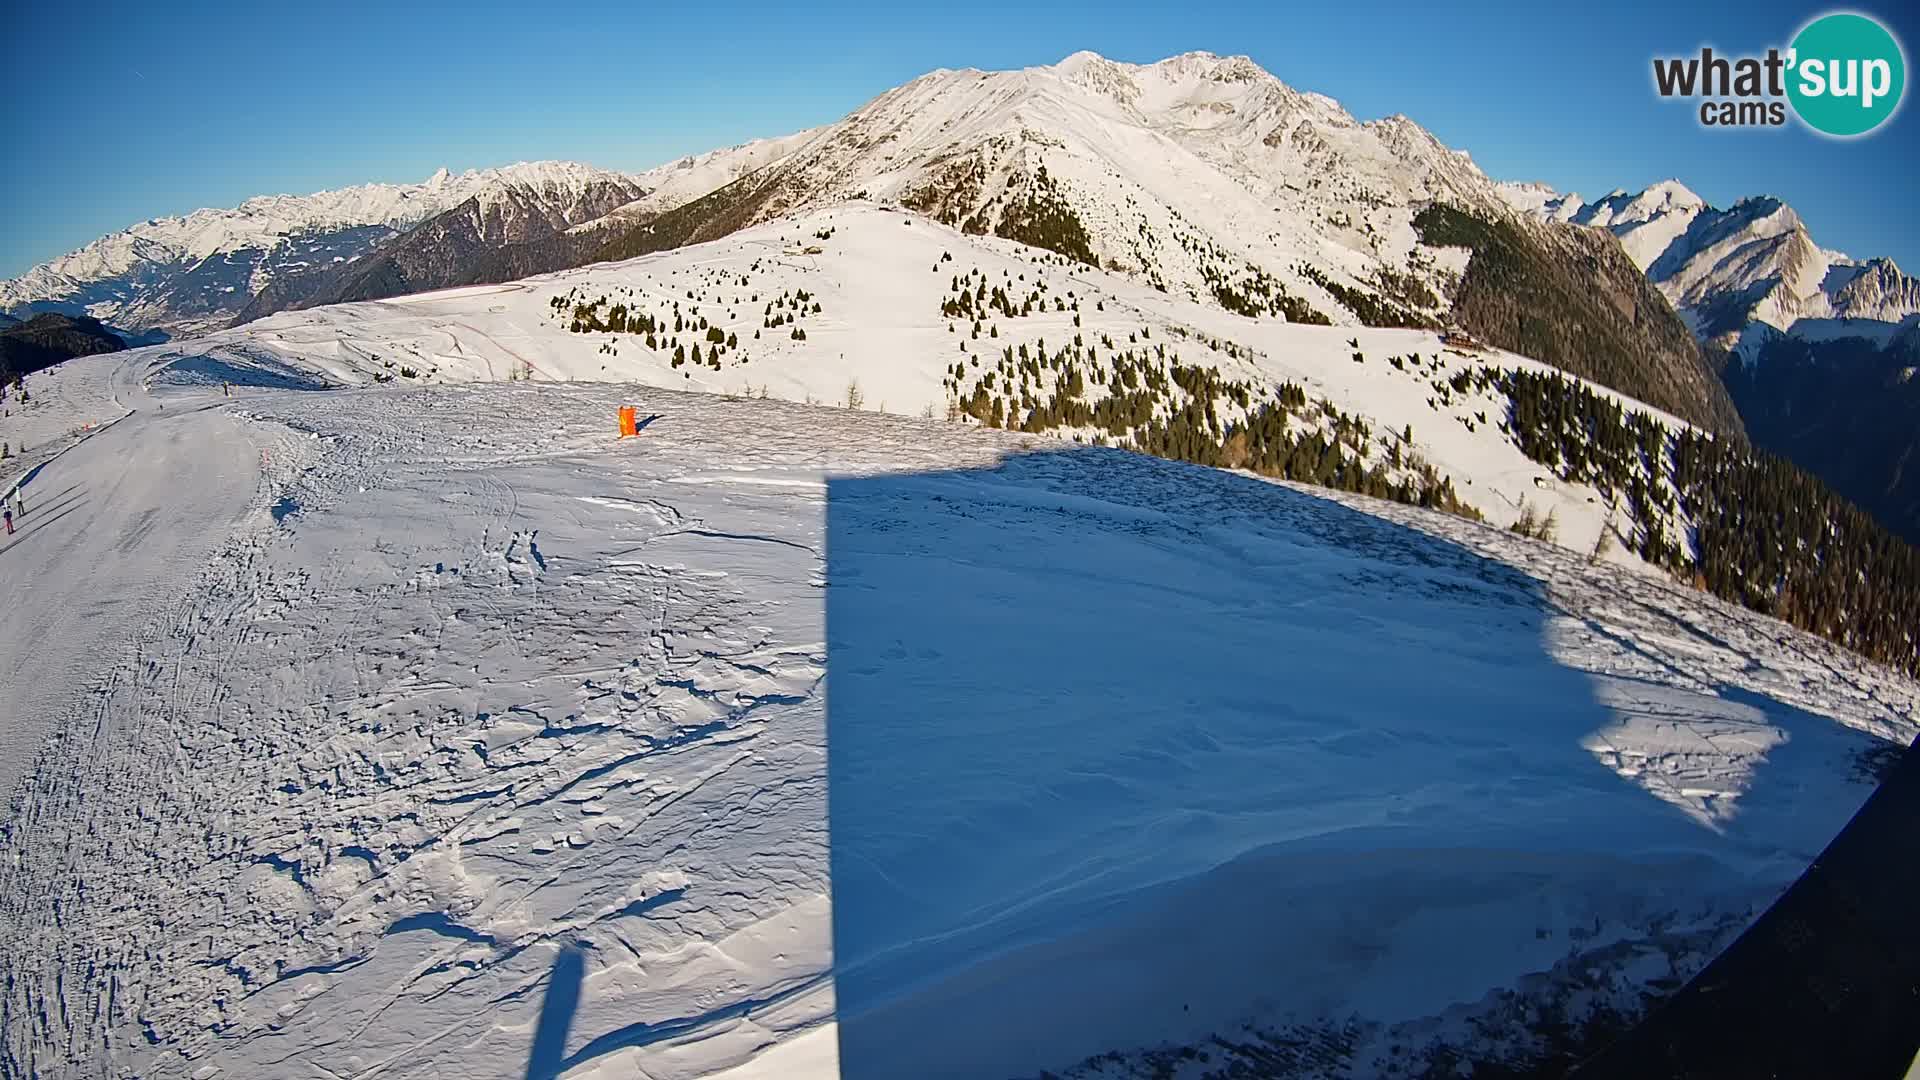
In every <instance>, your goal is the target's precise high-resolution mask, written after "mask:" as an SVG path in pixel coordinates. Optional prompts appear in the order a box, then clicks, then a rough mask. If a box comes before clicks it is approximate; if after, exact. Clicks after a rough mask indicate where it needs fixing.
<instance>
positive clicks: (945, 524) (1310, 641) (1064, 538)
mask: <svg viewBox="0 0 1920 1080" xmlns="http://www.w3.org/2000/svg"><path fill="white" fill-rule="evenodd" d="M827 529H828V536H827V544H828V546H827V574H826V577H827V582H828V585H827V631H828V657H829V661H828V662H829V671H830V679H829V688H828V737H827V738H828V755H827V757H828V781H829V795H828V806H829V818H830V820H829V829H830V832H829V835H830V836H831V840H832V843H831V850H832V855H831V872H832V890H833V924H834V925H833V934H834V955H835V994H836V1000H837V1015H838V1022H839V1043H840V1065H841V1074H842V1075H843V1076H845V1077H847V1078H849V1080H864V1078H867V1077H897V1076H917V1077H942V1076H955V1077H959V1076H968V1077H972V1076H996V1075H997V1076H1008V1075H1033V1074H1034V1073H1036V1072H1038V1071H1039V1070H1041V1069H1043V1068H1051V1069H1057V1068H1062V1067H1068V1066H1071V1065H1073V1064H1074V1063H1076V1062H1079V1061H1082V1060H1084V1059H1086V1058H1087V1057H1089V1056H1091V1055H1095V1054H1100V1053H1103V1052H1107V1051H1115V1050H1122V1051H1124V1050H1128V1049H1131V1048H1140V1047H1151V1046H1156V1045H1179V1044H1182V1043H1188V1042H1192V1041H1194V1040H1198V1039H1201V1038H1203V1037H1205V1036H1206V1035H1207V1034H1208V1033H1209V1032H1212V1031H1218V1030H1221V1029H1222V1027H1223V1026H1225V1025H1227V1024H1230V1023H1232V1022H1234V1021H1236V1020H1239V1019H1241V1018H1246V1017H1252V1016H1260V1015H1286V1016H1307V1017H1314V1016H1317V1017H1324V1018H1328V1019H1329V1020H1331V1021H1333V1022H1335V1023H1339V1022H1341V1021H1343V1020H1344V1019H1346V1018H1349V1017H1354V1016H1359V1017H1363V1018H1375V1019H1380V1018H1385V1019H1389V1020H1391V1019H1395V1018H1413V1017H1419V1016H1427V1015H1434V1014H1437V1013H1439V1012H1441V1011H1442V1010H1443V1009H1444V1008H1445V1007H1446V1006H1448V1005H1449V1004H1452V1003H1454V1002H1466V1001H1476V1000H1479V999H1480V998H1481V997H1482V996H1483V995H1485V994H1486V993H1487V992H1488V991H1489V990H1491V989H1494V988H1496V987H1500V986H1504V985H1508V984H1510V983H1512V982H1513V981H1514V977H1515V976H1516V975H1518V974H1519V973H1523V972H1529V971H1541V970H1546V969H1547V968H1550V967H1551V966H1552V965H1553V964H1554V962H1555V961H1556V960H1557V959H1559V958H1561V957H1564V956H1565V955H1566V954H1567V952H1568V950H1569V948H1570V947H1571V944H1572V943H1570V942H1569V941H1568V940H1567V938H1566V937H1565V932H1566V928H1567V927H1569V926H1572V925H1575V924H1581V925H1585V924H1593V925H1595V926H1598V925H1599V924H1600V923H1603V922H1607V921H1608V920H1610V919H1611V920H1616V921H1624V922H1626V923H1628V924H1629V925H1632V924H1633V921H1634V920H1635V919H1637V918H1639V919H1644V917H1645V916H1646V915H1647V913H1649V912H1658V911H1663V910H1667V909H1669V908H1671V907H1674V906H1676V905H1681V904H1683V903H1684V900H1685V898H1689V897H1695V896H1701V895H1713V896H1721V897H1735V898H1740V899H1744V900H1751V901H1753V902H1754V903H1757V904H1764V903H1766V902H1767V900H1769V899H1770V898H1771V896H1770V895H1759V894H1765V893H1766V892H1767V889H1771V890H1773V891H1777V890H1778V888H1779V885H1780V884H1781V882H1782V880H1783V876H1784V877H1785V878H1790V877H1791V876H1792V875H1793V874H1794V873H1797V872H1798V867H1794V868H1791V869H1786V870H1782V869H1781V868H1780V867H1779V866H1778V865H1777V864H1778V863H1779V862H1780V861H1781V857H1780V855H1779V852H1778V849H1777V844H1776V845H1775V846H1772V847H1769V846H1768V845H1767V844H1766V843H1761V842H1760V840H1761V839H1763V838H1759V837H1756V836H1755V835H1753V834H1752V832H1751V831H1749V830H1744V829H1742V828H1741V827H1739V821H1738V818H1737V817H1736V818H1735V819H1734V824H1733V825H1731V826H1728V825H1724V824H1719V825H1716V824H1712V823H1706V822H1703V821H1702V820H1700V819H1699V818H1697V817H1695V816H1690V815H1689V814H1688V813H1685V812H1683V811H1682V809H1680V808H1679V807H1676V806H1675V805H1674V804H1673V803H1671V802H1669V801H1663V799H1662V798H1659V797H1656V793H1654V792H1653V791H1651V790H1650V788H1649V787H1648V786H1647V785H1646V784H1645V783H1643V782H1635V781H1633V780H1629V779H1623V778H1622V776H1621V775H1619V774H1617V773H1616V772H1615V771H1614V770H1613V769H1611V768H1609V767H1608V766H1607V765H1606V764H1604V763H1603V762H1602V761H1601V760H1600V759H1599V758H1598V757H1597V756H1596V754H1595V752H1594V751H1593V750H1591V749H1589V746H1590V745H1591V743H1592V741H1593V738H1594V736H1595V735H1596V733H1601V732H1605V731H1606V730H1607V729H1608V728H1609V727H1610V725H1611V724H1613V723H1614V721H1615V713H1614V712H1613V711H1612V710H1610V709H1609V708H1608V707H1606V706H1605V705H1603V704H1602V703H1601V702H1600V701H1598V700H1597V699H1596V687H1595V682H1594V680H1593V679H1592V678H1590V677H1589V676H1588V675H1587V674H1585V673H1583V672H1581V671H1578V670H1574V669H1572V668H1569V667H1567V666H1565V665H1563V664H1561V663H1559V662H1557V661H1556V660H1555V659H1554V658H1553V656H1552V655H1551V654H1550V653H1549V651H1548V637H1547V632H1548V626H1547V618H1548V605H1547V604H1546V603H1545V602H1544V596H1543V591H1542V587H1541V585H1540V583H1539V582H1538V581H1536V580H1534V579H1533V578H1531V577H1529V576H1528V575H1526V574H1524V573H1522V572H1520V571H1518V570H1516V569H1514V568H1512V567H1510V566H1507V565H1506V564H1503V563H1499V562H1496V561H1493V560H1489V559H1487V558H1484V557H1482V556H1480V555H1478V554H1475V553H1474V552H1471V551H1469V550H1467V549H1465V548H1463V547H1460V546H1459V545H1456V544H1453V543H1450V542H1447V541H1444V540H1440V539H1436V538H1434V537H1432V536H1429V535H1427V534H1425V533H1421V532H1417V531H1414V530H1412V529H1409V528H1405V527H1402V526H1399V525H1396V524H1393V523H1391V522H1388V521H1385V520H1381V519H1379V518H1375V517H1372V516H1370V515H1367V514H1364V513H1361V512H1358V511H1355V510H1351V509H1348V508H1346V507H1344V506H1342V505H1341V504H1339V503H1336V502H1334V501H1332V500H1330V499H1327V498H1322V497H1318V496H1316V495H1312V494H1308V493H1305V492H1301V491H1297V490H1294V489H1292V488H1288V487H1283V486H1280V485H1277V484H1269V483H1264V482H1261V481H1258V480H1256V479H1253V478H1250V477H1246V476H1241V475H1236V474H1232V473H1226V472H1220V471H1216V470H1210V469H1202V468H1198V467H1193V466H1185V465H1179V464H1175V463H1170V462H1165V461H1160V460H1156V459H1152V458H1147V457H1143V456H1139V455H1135V454H1130V453H1124V452H1120V451H1108V450H1094V449H1074V450H1065V451H1058V452H1045V453H1034V454H1026V455H1019V456H1014V457H1010V458H1008V459H1006V460H1004V461H1003V462H1001V463H1000V464H999V465H997V466H995V467H992V468H983V469H970V470H956V471H951V472H936V473H916V474H896V475H885V476H863V477H850V478H840V479H834V480H832V481H830V482H829V484H828V509H827ZM1750 703H1751V704H1754V705H1756V706H1757V707H1760V708H1762V709H1763V711H1765V713H1766V716H1767V719H1768V720H1769V721H1771V722H1773V723H1776V724H1778V725H1780V727H1781V728H1782V729H1783V730H1785V731H1787V733H1788V735H1789V738H1788V740H1787V742H1786V743H1785V744H1783V745H1781V746H1779V747H1776V748H1775V750H1776V751H1777V752H1778V753H1787V752H1789V748H1791V750H1792V752H1801V751H1802V750H1803V748H1808V749H1805V752H1809V753H1816V752H1817V753H1826V752H1829V751H1833V747H1834V746H1837V745H1838V744H1839V743H1842V742H1844V743H1848V744H1849V745H1851V743H1853V742H1857V741H1859V737H1858V736H1853V735H1851V734H1850V733H1840V734H1838V735H1834V736H1833V737H1832V738H1833V739H1834V740H1837V741H1834V742H1829V741H1828V736H1827V735H1826V734H1824V733H1826V732H1828V731H1830V730H1833V731H1837V729H1838V726H1837V725H1835V724H1833V723H1832V722H1831V721H1828V720H1825V719H1824V718H1820V717H1813V716H1810V715H1807V714H1797V715H1795V714H1794V713H1793V712H1792V711H1790V710H1784V709H1775V708H1774V707H1773V703H1771V702H1770V701H1766V700H1765V699H1760V700H1759V701H1753V702H1750ZM1796 743H1798V744H1799V745H1798V746H1796ZM1833 752H1835V753H1836V754H1837V751H1833ZM1769 767H1770V766H1769V765H1768V764H1766V763H1764V762H1763V763H1762V764H1761V765H1760V766H1759V768H1758V770H1757V772H1756V774H1755V778H1754V780H1753V781H1752V783H1751V785H1750V786H1749V788H1748V789H1747V791H1746V792H1745V793H1744V794H1743V796H1742V799H1743V800H1752V801H1754V803H1755V804H1756V805H1767V806H1772V807H1774V809H1775V810H1776V811H1778V813H1777V814H1775V815H1773V816H1772V817H1770V818H1769V819H1768V820H1770V821H1774V822H1781V821H1785V820H1787V817H1786V815H1787V814H1788V813H1789V812H1791V813H1794V814H1799V815H1801V817H1802V818H1806V817H1807V815H1808V814H1811V815H1812V818H1811V819H1809V820H1805V821H1803V822H1802V823H1801V824H1800V825H1798V826H1797V827H1798V828H1800V829H1802V830H1803V831H1806V832H1808V833H1809V834H1810V835H1811V840H1810V841H1809V842H1810V845H1811V846H1810V848H1809V853H1811V851H1817V850H1818V848H1819V847H1820V846H1821V844H1823V843H1824V841H1825V839H1826V838H1827V837H1830V836H1831V835H1832V834H1833V833H1834V832H1835V831H1836V830H1837V829H1838V828H1839V827H1840V825H1841V823H1843V822H1844V820H1845V818H1846V816H1847V814H1848V813H1849V812H1850V810H1851V807H1850V806H1844V807H1843V806H1833V807H1828V808H1827V809H1826V810H1824V811H1822V810H1820V809H1819V807H1818V805H1817V803H1818V801H1819V800H1817V799H1814V798H1812V797H1802V795H1803V793H1802V792H1801V791H1800V789H1799V787H1798V786H1797V785H1798V784H1799V780H1798V779H1797V778H1795V779H1786V780H1784V781H1783V782H1782V785H1783V786H1782V787H1781V789H1780V790H1778V791H1771V792H1770V791H1768V790H1766V785H1767V784H1768V782H1769V781H1768V769H1769ZM1864 794H1865V790H1864V789H1862V790H1861V791H1860V795H1861V797H1864ZM1856 802H1857V800H1856ZM1822 814H1824V815H1825V816H1824V817H1822V816H1821V815H1822ZM1772 839H1774V840H1777V839H1778V838H1777V837H1774V838H1772ZM1756 870H1762V871H1764V872H1762V873H1760V877H1761V878H1764V879H1765V880H1766V881H1767V882H1770V884H1769V885H1767V886H1766V887H1765V888H1760V887H1756V886H1754V885H1753V884H1752V880H1753V877H1752V875H1753V874H1754V873H1755V872H1756ZM1769 875H1771V876H1769ZM1676 898H1681V899H1678V900H1677V899H1676ZM1728 902H1729V903H1734V902H1736V901H1734V900H1729V901H1728ZM1276 1075H1278V1074H1276Z"/></svg>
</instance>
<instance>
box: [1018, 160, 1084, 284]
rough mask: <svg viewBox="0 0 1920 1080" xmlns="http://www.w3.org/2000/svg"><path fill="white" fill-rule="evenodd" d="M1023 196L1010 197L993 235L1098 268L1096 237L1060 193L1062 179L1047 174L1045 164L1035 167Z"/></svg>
mask: <svg viewBox="0 0 1920 1080" xmlns="http://www.w3.org/2000/svg"><path fill="white" fill-rule="evenodd" d="M1023 196H1024V197H1023ZM1023 196H1019V195H1016V196H1012V197H1009V198H1008V200H1007V202H1006V205H1005V206H1003V207H1002V208H1001V210H1000V221H999V224H997V225H995V226H994V230H993V231H994V235H996V236H1003V237H1006V238H1007V239H1008V240H1014V241H1018V242H1019V243H1022V244H1026V245H1028V246H1030V247H1039V248H1046V249H1047V250H1048V251H1057V252H1059V253H1060V254H1062V255H1065V256H1067V257H1068V258H1070V259H1072V260H1074V261H1075V262H1080V263H1085V264H1086V265H1088V266H1092V267H1096V268H1097V267H1098V266H1099V265H1100V259H1099V257H1098V256H1096V255H1094V253H1093V241H1092V239H1091V238H1090V237H1089V236H1088V234H1087V227H1086V225H1084V224H1083V223H1082V222H1081V221H1080V215H1079V214H1076V213H1074V210H1073V207H1072V206H1071V205H1070V204H1069V203H1068V202H1067V200H1066V197H1065V196H1064V195H1062V194H1061V193H1060V184H1059V181H1057V180H1055V179H1054V178H1053V177H1051V176H1049V175H1047V167H1046V166H1045V165H1041V166H1040V167H1039V168H1038V169H1036V170H1035V171H1034V174H1033V180H1032V182H1031V183H1030V184H1028V186H1027V189H1026V191H1025V192H1024V193H1023Z"/></svg>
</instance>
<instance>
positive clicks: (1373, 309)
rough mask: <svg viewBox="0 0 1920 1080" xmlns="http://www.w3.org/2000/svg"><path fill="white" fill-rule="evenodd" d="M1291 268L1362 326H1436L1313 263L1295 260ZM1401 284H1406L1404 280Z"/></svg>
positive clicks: (1423, 327) (1417, 313) (1413, 311)
mask: <svg viewBox="0 0 1920 1080" xmlns="http://www.w3.org/2000/svg"><path fill="white" fill-rule="evenodd" d="M1293 269H1294V272H1295V273H1297V274H1299V275H1300V276H1301V277H1304V278H1306V279H1307V280H1308V281H1311V282H1313V283H1314V284H1315V285H1318V286H1320V287H1321V288H1323V289H1325V290H1327V292H1328V293H1330V294H1331V295H1332V296H1333V298H1334V299H1335V300H1338V301H1339V302H1340V306H1342V307H1344V308H1346V309H1347V310H1348V311H1351V312H1353V314H1354V317H1356V318H1358V319H1359V320H1360V322H1361V324H1362V325H1364V326H1411V327H1414V328H1416V329H1420V330H1433V329H1437V328H1438V326H1439V323H1438V322H1437V321H1435V320H1434V319H1432V318H1431V317H1429V316H1427V315H1423V314H1421V313H1420V312H1418V311H1415V310H1413V309H1412V308H1409V307H1406V306H1403V305H1401V304H1396V303H1394V302H1393V301H1391V300H1388V299H1387V298H1385V297H1383V296H1377V295H1375V294H1373V293H1370V292H1367V291H1366V290H1364V289H1356V288H1353V287H1352V286H1350V285H1343V284H1341V283H1340V282H1338V281H1335V280H1333V279H1332V278H1330V277H1328V276H1327V275H1326V274H1324V273H1322V272H1321V270H1320V268H1319V267H1317V266H1310V265H1308V264H1306V263H1296V264H1294V268H1293ZM1401 284H1402V285H1403V286H1405V285H1406V283H1405V282H1404V281H1403V282H1401ZM1413 284H1414V285H1418V284H1419V283H1418V282H1414V283H1413ZM1421 288H1424V286H1422V287H1421ZM1429 295H1431V294H1429Z"/></svg>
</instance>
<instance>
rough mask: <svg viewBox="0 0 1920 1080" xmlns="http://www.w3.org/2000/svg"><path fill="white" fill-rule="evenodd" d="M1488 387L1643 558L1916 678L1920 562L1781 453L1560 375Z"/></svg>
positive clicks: (1511, 428)
mask: <svg viewBox="0 0 1920 1080" xmlns="http://www.w3.org/2000/svg"><path fill="white" fill-rule="evenodd" d="M1487 378H1489V379H1491V380H1492V381H1493V382H1494V383H1495V384H1497V385H1498V386H1499V388H1500V389H1501V390H1502V391H1504V392H1505V393H1506V394H1507V396H1508V400H1509V408H1508V415H1507V420H1506V424H1507V429H1508V433H1509V435H1510V436H1511V437H1512V438H1513V440H1514V442H1515V444H1516V445H1518V446H1519V447H1520V449H1521V450H1522V451H1523V452H1524V453H1526V455H1527V456H1528V457H1530V458H1532V459H1533V460H1535V461H1537V462H1539V463H1541V464H1542V465H1545V466H1547V467H1549V468H1551V469H1553V470H1555V472H1556V473H1558V474H1559V475H1560V476H1562V477H1565V478H1567V479H1569V480H1574V481H1577V482H1580V483H1587V484H1592V485H1594V486H1595V487H1596V488H1598V489H1599V490H1600V491H1601V492H1602V493H1603V494H1606V495H1608V496H1609V498H1611V497H1612V496H1613V494H1614V493H1620V494H1621V495H1622V496H1624V499H1625V501H1626V503H1627V505H1628V508H1629V510H1630V512H1631V515H1632V518H1633V535H1632V538H1631V541H1630V543H1631V544H1632V546H1633V547H1634V549H1635V550H1636V551H1637V553H1638V554H1639V555H1640V557H1641V558H1643V559H1645V560H1647V561H1648V562H1650V563H1653V564H1655V565H1658V566H1662V567H1665V568H1666V569H1667V570H1668V571H1669V572H1671V573H1673V574H1674V575H1675V576H1676V577H1679V578H1681V579H1682V580H1686V581H1689V582H1691V583H1693V584H1694V585H1696V586H1697V587H1700V588H1703V589H1707V590H1710V591H1711V592H1713V593H1714V594H1715V595H1716V596H1719V597H1721V598H1722V599H1725V600H1729V601H1731V602H1733V603H1737V604H1740V605H1741V606H1743V607H1747V608H1750V609H1752V610H1754V611H1758V612H1761V613H1763V614H1766V615H1771V616H1774V617H1775V618H1778V619H1781V620H1783V621H1785V622H1788V623H1791V624H1793V625H1794V626H1797V627H1800V628H1801V629H1803V630H1807V631H1811V632H1812V633H1815V634H1819V635H1820V636H1822V637H1825V638H1827V639H1829V640H1831V641H1834V642H1837V643H1838V644H1840V645H1843V646H1845V647H1847V648H1849V649H1852V650H1854V651H1856V652H1859V653H1861V654H1862V655H1865V656H1868V657H1870V658H1872V659H1875V660H1878V661H1881V662H1882V663H1885V664H1888V665H1890V666H1892V667H1895V668H1898V669H1899V670H1901V671H1904V672H1906V673H1907V674H1909V675H1916V676H1920V552H1916V551H1915V550H1914V548H1912V547H1911V546H1909V545H1907V544H1906V543H1905V542H1904V541H1902V540H1901V539H1900V538H1899V537H1897V536H1895V535H1893V534H1892V533H1890V532H1888V531H1887V530H1886V529H1885V528H1883V527H1882V526H1881V525H1880V524H1878V523H1877V522H1875V521H1874V520H1873V518H1871V517H1869V516H1868V515H1867V514H1865V513H1864V512H1862V511H1861V510H1860V509H1859V508H1858V507H1856V506H1854V505H1853V504H1852V503H1850V502H1848V501H1846V500H1845V499H1843V498H1841V497H1840V496H1839V495H1837V494H1835V493H1834V492H1833V491H1832V490H1831V489H1829V488H1828V487H1827V486H1826V485H1825V484H1824V483H1822V482H1821V481H1819V480H1817V479H1815V478H1814V477H1813V476H1811V475H1809V474H1808V473H1805V472H1803V471H1801V470H1800V469H1798V468H1796V467H1795V466H1793V465H1792V464H1790V463H1789V462H1787V461H1786V460H1784V459H1782V458H1778V457H1775V456H1773V455H1772V454H1768V453H1764V452H1756V451H1752V450H1749V449H1747V448H1745V447H1741V446H1738V445H1736V444H1734V443H1732V442H1730V441H1729V440H1726V439H1720V438H1714V437H1711V436H1709V435H1705V434H1702V433H1700V432H1698V431H1695V430H1692V429H1683V430H1681V431H1680V432H1678V433H1677V434H1676V433H1673V432H1670V431H1669V430H1668V429H1667V427H1666V425H1664V424H1662V423H1660V422H1659V421H1658V420H1656V419H1654V418H1652V417H1650V416H1648V415H1646V414H1645V413H1644V412H1640V411H1637V410H1635V411H1628V410H1626V409H1624V408H1622V407H1621V405H1620V403H1619V402H1618V401H1617V400H1615V399H1613V398H1611V397H1610V396H1607V395H1603V394H1597V393H1595V392H1593V390H1591V389H1590V388H1589V387H1587V386H1586V385H1585V384H1583V383H1581V382H1578V381H1576V380H1573V379H1568V378H1565V377H1563V376H1561V375H1559V374H1557V373H1546V374H1542V373H1538V372H1530V371H1500V372H1497V373H1494V374H1492V375H1491V376H1487ZM1676 511H1679V512H1681V513H1682V514H1683V515H1684V519H1685V520H1687V521H1690V522H1691V523H1692V527H1691V529H1683V528H1679V527H1678V526H1677V525H1676V524H1675V523H1676V522H1677V521H1679V520H1680V518H1679V517H1678V516H1677V515H1676V513H1675V512H1676ZM1676 536H1677V537H1678V539H1675V537H1676Z"/></svg>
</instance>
